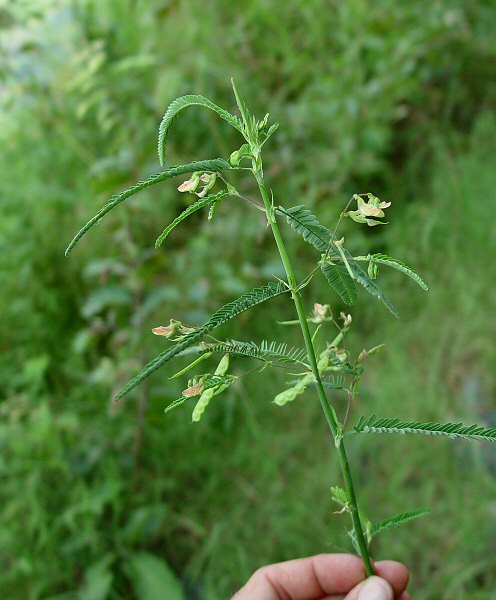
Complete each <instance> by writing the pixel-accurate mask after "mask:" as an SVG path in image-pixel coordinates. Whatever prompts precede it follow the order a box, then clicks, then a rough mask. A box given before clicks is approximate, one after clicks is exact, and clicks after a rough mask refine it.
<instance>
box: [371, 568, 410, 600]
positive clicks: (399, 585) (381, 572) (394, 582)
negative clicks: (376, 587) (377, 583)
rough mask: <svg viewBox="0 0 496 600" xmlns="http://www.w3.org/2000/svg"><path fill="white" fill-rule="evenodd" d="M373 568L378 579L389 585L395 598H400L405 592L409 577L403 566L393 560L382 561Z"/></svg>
mask: <svg viewBox="0 0 496 600" xmlns="http://www.w3.org/2000/svg"><path fill="white" fill-rule="evenodd" d="M374 568H375V572H376V574H377V575H378V576H379V577H382V579H385V580H386V581H388V582H389V583H390V585H391V587H392V588H393V591H394V593H395V596H400V595H401V594H402V593H403V592H404V591H405V590H406V586H407V585H408V580H409V579H410V575H409V574H408V569H407V568H406V567H405V565H403V564H401V563H399V562H396V561H394V560H382V561H380V562H377V563H375V564H374ZM403 600H404V599H403Z"/></svg>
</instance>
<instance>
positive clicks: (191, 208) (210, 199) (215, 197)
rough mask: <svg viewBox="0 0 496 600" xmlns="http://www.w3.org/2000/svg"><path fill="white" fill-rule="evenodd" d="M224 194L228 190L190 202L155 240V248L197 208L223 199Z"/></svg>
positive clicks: (225, 194)
mask: <svg viewBox="0 0 496 600" xmlns="http://www.w3.org/2000/svg"><path fill="white" fill-rule="evenodd" d="M224 196H227V191H226V190H222V191H220V192H218V193H217V194H211V195H210V196H206V197H205V198H199V199H198V200H197V201H196V202H193V204H190V205H189V206H188V207H187V208H186V209H185V210H183V212H182V213H181V214H180V215H179V216H178V217H176V218H175V219H174V221H172V223H171V224H170V225H168V226H167V227H166V228H165V229H164V230H163V231H162V233H161V234H160V235H159V237H158V238H157V241H156V242H155V248H159V247H160V246H161V245H162V244H163V242H164V240H165V238H166V237H167V236H168V235H169V233H170V232H171V231H172V230H173V229H175V228H176V227H177V226H178V225H179V223H181V221H184V219H186V217H189V215H191V214H193V213H194V212H196V211H197V210H200V209H201V208H203V207H204V206H208V205H209V204H214V203H216V202H219V200H221V199H222V198H223V197H224Z"/></svg>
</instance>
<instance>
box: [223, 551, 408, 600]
mask: <svg viewBox="0 0 496 600" xmlns="http://www.w3.org/2000/svg"><path fill="white" fill-rule="evenodd" d="M374 568H375V572H376V575H377V576H376V577H369V578H368V579H367V578H366V576H365V571H364V568H363V562H362V561H361V559H360V558H358V557H357V556H353V555H351V554H318V555H316V556H310V557H308V558H299V559H296V560H290V561H287V562H282V563H278V564H274V565H268V566H266V567H262V568H261V569H258V571H256V572H255V573H254V574H253V575H252V576H251V578H250V579H249V580H248V582H247V583H246V585H244V586H243V587H242V588H241V589H240V590H239V592H237V593H236V594H235V595H234V596H233V598H232V599H231V600H393V599H396V600H412V598H411V596H410V594H408V592H406V591H405V589H406V586H407V584H408V579H409V575H408V570H407V568H406V567H405V566H404V565H402V564H401V563H399V562H395V561H391V560H386V561H382V562H377V563H375V564H374Z"/></svg>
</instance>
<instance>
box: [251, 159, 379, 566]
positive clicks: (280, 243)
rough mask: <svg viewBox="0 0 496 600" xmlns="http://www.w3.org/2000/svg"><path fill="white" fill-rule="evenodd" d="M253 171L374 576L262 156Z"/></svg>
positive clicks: (355, 524)
mask: <svg viewBox="0 0 496 600" xmlns="http://www.w3.org/2000/svg"><path fill="white" fill-rule="evenodd" d="M253 174H254V175H255V179H256V180H257V183H258V187H259V189H260V193H261V196H262V200H263V202H264V204H265V208H266V212H267V220H268V223H269V225H270V227H271V229H272V233H273V235H274V239H275V242H276V245H277V248H278V250H279V255H280V257H281V261H282V263H283V266H284V269H285V271H286V275H287V278H288V284H289V287H290V288H291V292H292V297H293V301H294V304H295V308H296V312H297V314H298V320H299V322H300V327H301V332H302V334H303V339H304V341H305V347H306V350H307V355H308V362H309V364H310V366H311V369H312V373H313V376H314V378H315V383H316V388H317V395H318V398H319V401H320V404H321V407H322V410H323V411H324V415H325V417H326V420H327V424H328V426H329V429H330V430H331V433H332V436H333V439H334V443H335V445H336V448H337V451H338V456H339V463H340V466H341V471H342V474H343V479H344V483H345V488H346V492H347V494H348V499H349V502H350V512H351V519H352V522H353V529H354V532H355V536H356V539H357V542H358V547H359V549H360V554H361V556H362V559H363V562H364V565H365V571H366V573H367V575H368V576H370V575H374V568H373V566H372V561H371V557H370V554H369V549H368V544H367V542H366V540H365V535H364V532H363V527H362V523H361V520H360V513H359V510H358V505H357V499H356V494H355V489H354V486H353V479H352V476H351V469H350V465H349V463H348V458H347V456H346V450H345V447H344V443H343V439H342V428H341V425H340V423H339V421H338V418H337V416H336V413H335V411H334V409H333V407H332V406H331V404H330V403H329V401H328V399H327V396H326V393H325V391H324V386H323V385H322V380H321V378H320V373H319V369H318V367H317V357H316V355H315V348H314V346H313V343H312V336H311V333H310V329H309V327H308V322H307V319H306V316H305V309H304V306H303V301H302V298H301V294H300V291H299V289H298V286H297V283H296V278H295V275H294V271H293V267H292V264H291V261H290V259H289V255H288V252H287V250H286V246H285V244H284V240H283V238H282V236H281V232H280V230H279V226H278V224H277V221H276V218H275V214H274V212H275V211H274V208H273V205H272V200H271V197H270V195H269V191H268V189H267V187H266V185H265V181H264V179H263V171H262V161H261V158H260V157H258V158H257V159H254V161H253Z"/></svg>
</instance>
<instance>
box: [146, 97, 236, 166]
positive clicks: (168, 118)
mask: <svg viewBox="0 0 496 600" xmlns="http://www.w3.org/2000/svg"><path fill="white" fill-rule="evenodd" d="M190 106H204V107H205V108H209V109H210V110H213V111H214V112H216V113H217V114H218V115H219V116H220V117H221V118H222V119H224V121H227V122H228V123H229V125H231V126H232V127H234V128H235V129H237V130H238V131H240V132H242V131H243V126H242V124H241V121H240V120H239V119H238V118H237V117H235V116H234V115H232V114H231V113H230V112H228V111H227V110H224V109H223V108H221V107H220V106H217V104H214V103H213V102H212V101H211V100H209V99H208V98H205V97H204V96H199V95H196V94H189V95H187V96H181V97H180V98H177V99H176V100H174V101H173V102H171V104H169V107H168V108H167V110H166V111H165V114H164V117H163V119H162V122H161V123H160V127H159V130H158V157H159V160H160V164H161V165H162V166H163V165H164V164H165V142H166V139H167V134H168V132H169V129H170V126H171V124H172V121H173V120H174V119H175V118H176V117H177V116H178V114H179V113H180V112H181V111H183V110H185V109H186V108H189V107H190ZM196 170H199V169H196Z"/></svg>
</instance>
